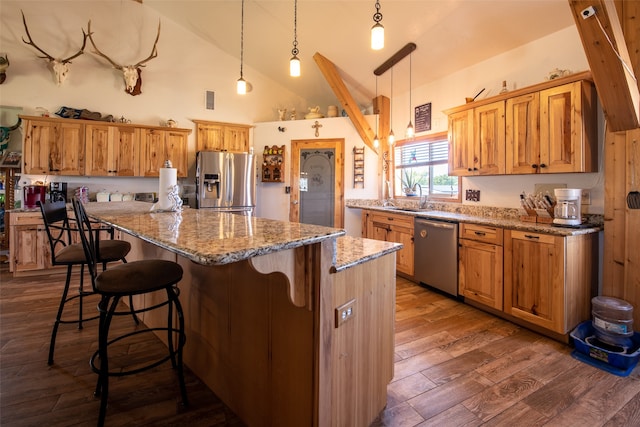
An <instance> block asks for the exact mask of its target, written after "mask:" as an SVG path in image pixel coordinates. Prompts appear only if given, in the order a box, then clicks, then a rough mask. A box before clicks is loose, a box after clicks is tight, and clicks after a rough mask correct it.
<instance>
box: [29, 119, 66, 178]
mask: <svg viewBox="0 0 640 427" xmlns="http://www.w3.org/2000/svg"><path fill="white" fill-rule="evenodd" d="M57 133H58V129H57V126H56V125H55V123H52V122H49V121H39V120H27V121H25V137H24V157H23V160H24V172H25V173H27V174H43V175H44V174H48V173H49V171H50V164H49V148H50V147H51V145H52V144H53V141H55V139H56V138H57Z"/></svg>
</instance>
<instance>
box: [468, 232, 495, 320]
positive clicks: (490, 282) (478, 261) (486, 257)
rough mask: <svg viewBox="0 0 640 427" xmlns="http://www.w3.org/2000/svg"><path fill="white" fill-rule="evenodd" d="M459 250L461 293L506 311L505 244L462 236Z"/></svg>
mask: <svg viewBox="0 0 640 427" xmlns="http://www.w3.org/2000/svg"><path fill="white" fill-rule="evenodd" d="M458 253H459V259H458V265H459V268H458V283H459V287H460V294H462V295H463V296H464V297H465V298H469V299H471V300H473V301H476V302H479V303H481V304H484V305H487V306H489V307H492V308H495V309H496V310H502V299H503V294H502V293H503V291H502V246H498V245H492V244H488V243H482V242H475V241H473V240H467V239H460V241H459V251H458Z"/></svg>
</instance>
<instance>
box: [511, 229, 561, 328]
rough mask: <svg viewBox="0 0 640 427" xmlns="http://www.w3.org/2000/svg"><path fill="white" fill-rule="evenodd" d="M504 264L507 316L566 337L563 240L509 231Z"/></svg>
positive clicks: (546, 235) (549, 236) (558, 237)
mask: <svg viewBox="0 0 640 427" xmlns="http://www.w3.org/2000/svg"><path fill="white" fill-rule="evenodd" d="M504 263H505V265H504V266H505V268H504V311H505V313H507V314H510V315H512V316H514V317H517V318H520V319H523V320H526V321H527V322H530V323H532V324H535V325H538V326H542V327H544V328H546V329H549V330H551V331H554V332H558V333H560V334H564V333H566V332H567V331H565V330H564V329H565V328H564V316H565V309H564V306H565V296H564V288H565V283H564V279H565V278H564V240H563V238H562V237H560V236H552V235H549V234H539V233H531V232H526V231H515V230H507V231H506V232H505V248H504Z"/></svg>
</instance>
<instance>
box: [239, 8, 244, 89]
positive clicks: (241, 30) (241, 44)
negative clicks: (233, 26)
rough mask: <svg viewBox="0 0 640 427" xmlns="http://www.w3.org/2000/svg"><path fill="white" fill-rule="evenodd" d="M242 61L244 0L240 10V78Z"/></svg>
mask: <svg viewBox="0 0 640 427" xmlns="http://www.w3.org/2000/svg"><path fill="white" fill-rule="evenodd" d="M243 62H244V0H242V12H241V14H240V78H242V77H243V76H242V64H243Z"/></svg>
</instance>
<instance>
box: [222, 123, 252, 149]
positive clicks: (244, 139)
mask: <svg viewBox="0 0 640 427" xmlns="http://www.w3.org/2000/svg"><path fill="white" fill-rule="evenodd" d="M224 146H225V149H226V150H227V151H241V152H245V153H246V152H248V151H249V128H246V127H241V126H238V127H235V126H227V127H226V128H225V130H224Z"/></svg>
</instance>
